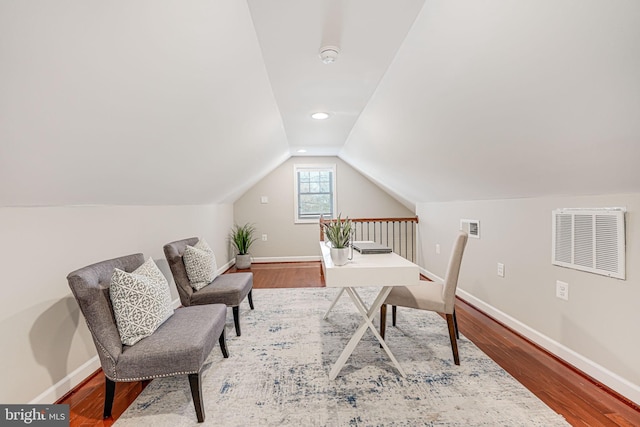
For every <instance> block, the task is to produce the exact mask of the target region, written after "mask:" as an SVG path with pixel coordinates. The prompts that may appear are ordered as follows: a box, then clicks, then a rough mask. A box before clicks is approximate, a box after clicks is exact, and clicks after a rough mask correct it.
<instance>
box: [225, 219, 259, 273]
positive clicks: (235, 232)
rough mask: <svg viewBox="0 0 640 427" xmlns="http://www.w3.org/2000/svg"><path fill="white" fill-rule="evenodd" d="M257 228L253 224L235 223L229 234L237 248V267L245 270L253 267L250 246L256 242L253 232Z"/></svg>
mask: <svg viewBox="0 0 640 427" xmlns="http://www.w3.org/2000/svg"><path fill="white" fill-rule="evenodd" d="M255 231H256V228H255V227H254V226H253V225H251V224H245V225H237V224H236V225H234V226H233V228H232V229H231V234H229V240H230V241H231V244H232V245H233V247H234V248H235V250H236V268H237V269H238V270H244V269H247V268H250V267H251V255H249V248H250V247H251V245H252V244H253V242H255V240H256V239H255V237H254V236H253V233H254V232H255Z"/></svg>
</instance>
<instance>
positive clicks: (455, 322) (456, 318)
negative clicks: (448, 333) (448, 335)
mask: <svg viewBox="0 0 640 427" xmlns="http://www.w3.org/2000/svg"><path fill="white" fill-rule="evenodd" d="M453 324H454V325H455V327H456V338H457V339H460V331H459V330H458V316H456V310H455V308H454V309H453Z"/></svg>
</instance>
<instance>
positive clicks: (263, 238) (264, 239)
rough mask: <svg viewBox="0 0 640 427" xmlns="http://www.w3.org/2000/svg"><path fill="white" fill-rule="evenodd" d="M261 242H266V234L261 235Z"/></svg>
mask: <svg viewBox="0 0 640 427" xmlns="http://www.w3.org/2000/svg"><path fill="white" fill-rule="evenodd" d="M262 241H263V242H266V241H267V235H266V234H263V235H262Z"/></svg>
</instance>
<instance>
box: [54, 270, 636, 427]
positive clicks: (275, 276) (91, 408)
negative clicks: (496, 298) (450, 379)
mask: <svg viewBox="0 0 640 427" xmlns="http://www.w3.org/2000/svg"><path fill="white" fill-rule="evenodd" d="M233 271H235V270H234V269H231V270H230V271H229V272H233ZM251 271H253V274H254V288H256V289H259V288H299V287H323V286H324V283H323V279H322V276H321V267H320V263H319V262H303V263H273V264H253V265H252V267H251ZM255 303H256V309H257V310H259V307H260V303H259V301H255ZM398 310H403V309H402V308H399V309H398ZM456 312H457V316H458V326H459V328H460V332H461V333H462V334H464V335H465V336H466V337H467V338H469V339H470V340H471V341H473V342H474V343H475V344H476V345H477V346H478V347H479V348H480V349H482V351H484V352H485V353H486V354H487V355H488V356H489V357H491V358H492V359H493V360H495V361H496V363H498V364H499V365H500V366H502V368H504V369H505V370H506V371H507V372H509V373H510V374H511V375H512V376H513V377H514V378H516V379H517V380H518V381H519V382H520V383H522V384H523V385H524V386H525V387H527V388H528V389H529V390H531V392H533V393H534V394H535V395H536V396H538V398H539V399H541V400H542V401H544V402H545V403H546V404H547V405H548V406H549V407H551V408H552V409H553V410H555V411H556V412H558V413H559V414H561V415H563V416H564V417H565V418H566V419H567V421H568V422H569V423H571V425H573V426H623V427H630V426H640V408H638V407H637V406H635V405H633V404H632V403H631V402H628V401H625V400H624V399H622V398H620V397H619V396H616V395H615V394H614V393H613V392H611V391H610V390H608V389H606V388H605V387H603V386H601V385H599V384H597V383H596V382H594V381H593V380H591V379H589V378H587V377H586V376H584V375H582V374H581V373H579V372H578V371H576V370H575V369H573V368H572V367H570V366H568V365H566V364H564V363H563V362H561V361H559V360H558V359H556V358H555V357H553V356H552V355H550V354H549V353H547V352H546V351H544V350H542V349H541V348H539V347H537V346H536V345H534V344H532V343H531V342H529V341H528V340H526V339H524V338H523V337H521V336H520V335H518V334H516V333H514V332H513V331H511V330H510V329H508V328H506V327H505V326H503V325H501V324H500V323H498V322H496V321H494V320H493V319H491V318H489V317H487V316H486V315H484V314H483V313H481V312H480V311H478V310H476V309H475V308H474V307H473V306H471V305H469V304H467V303H466V302H465V301H462V300H459V301H458V302H457V303H456ZM443 328H446V322H444V320H443ZM460 358H461V363H464V354H461V355H460ZM145 386H146V384H142V383H118V384H117V385H116V397H115V401H114V405H113V418H110V419H107V420H103V419H102V409H103V405H104V375H103V374H102V371H101V370H99V371H97V372H96V373H95V374H94V375H92V376H91V377H90V378H88V379H87V380H86V381H85V382H84V383H83V384H81V385H80V386H78V387H76V389H74V390H73V391H71V392H70V393H68V394H67V395H66V396H64V397H63V398H62V399H60V400H59V401H58V402H56V403H67V404H69V405H70V409H71V416H70V418H71V419H70V425H71V427H76V426H111V425H112V424H113V423H114V422H115V420H117V418H118V417H119V416H120V415H121V414H122V412H124V410H125V409H126V408H127V407H128V406H129V405H130V404H131V403H132V402H133V401H134V400H135V398H136V396H138V394H139V393H140V392H141V391H142V390H143V389H144V387H145ZM194 417H195V415H194Z"/></svg>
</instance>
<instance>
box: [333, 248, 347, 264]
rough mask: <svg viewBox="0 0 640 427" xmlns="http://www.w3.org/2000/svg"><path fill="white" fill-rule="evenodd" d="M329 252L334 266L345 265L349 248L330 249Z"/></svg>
mask: <svg viewBox="0 0 640 427" xmlns="http://www.w3.org/2000/svg"><path fill="white" fill-rule="evenodd" d="M329 252H330V254H331V261H333V264H334V265H345V264H346V263H347V262H348V261H349V248H331V249H330V250H329Z"/></svg>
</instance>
